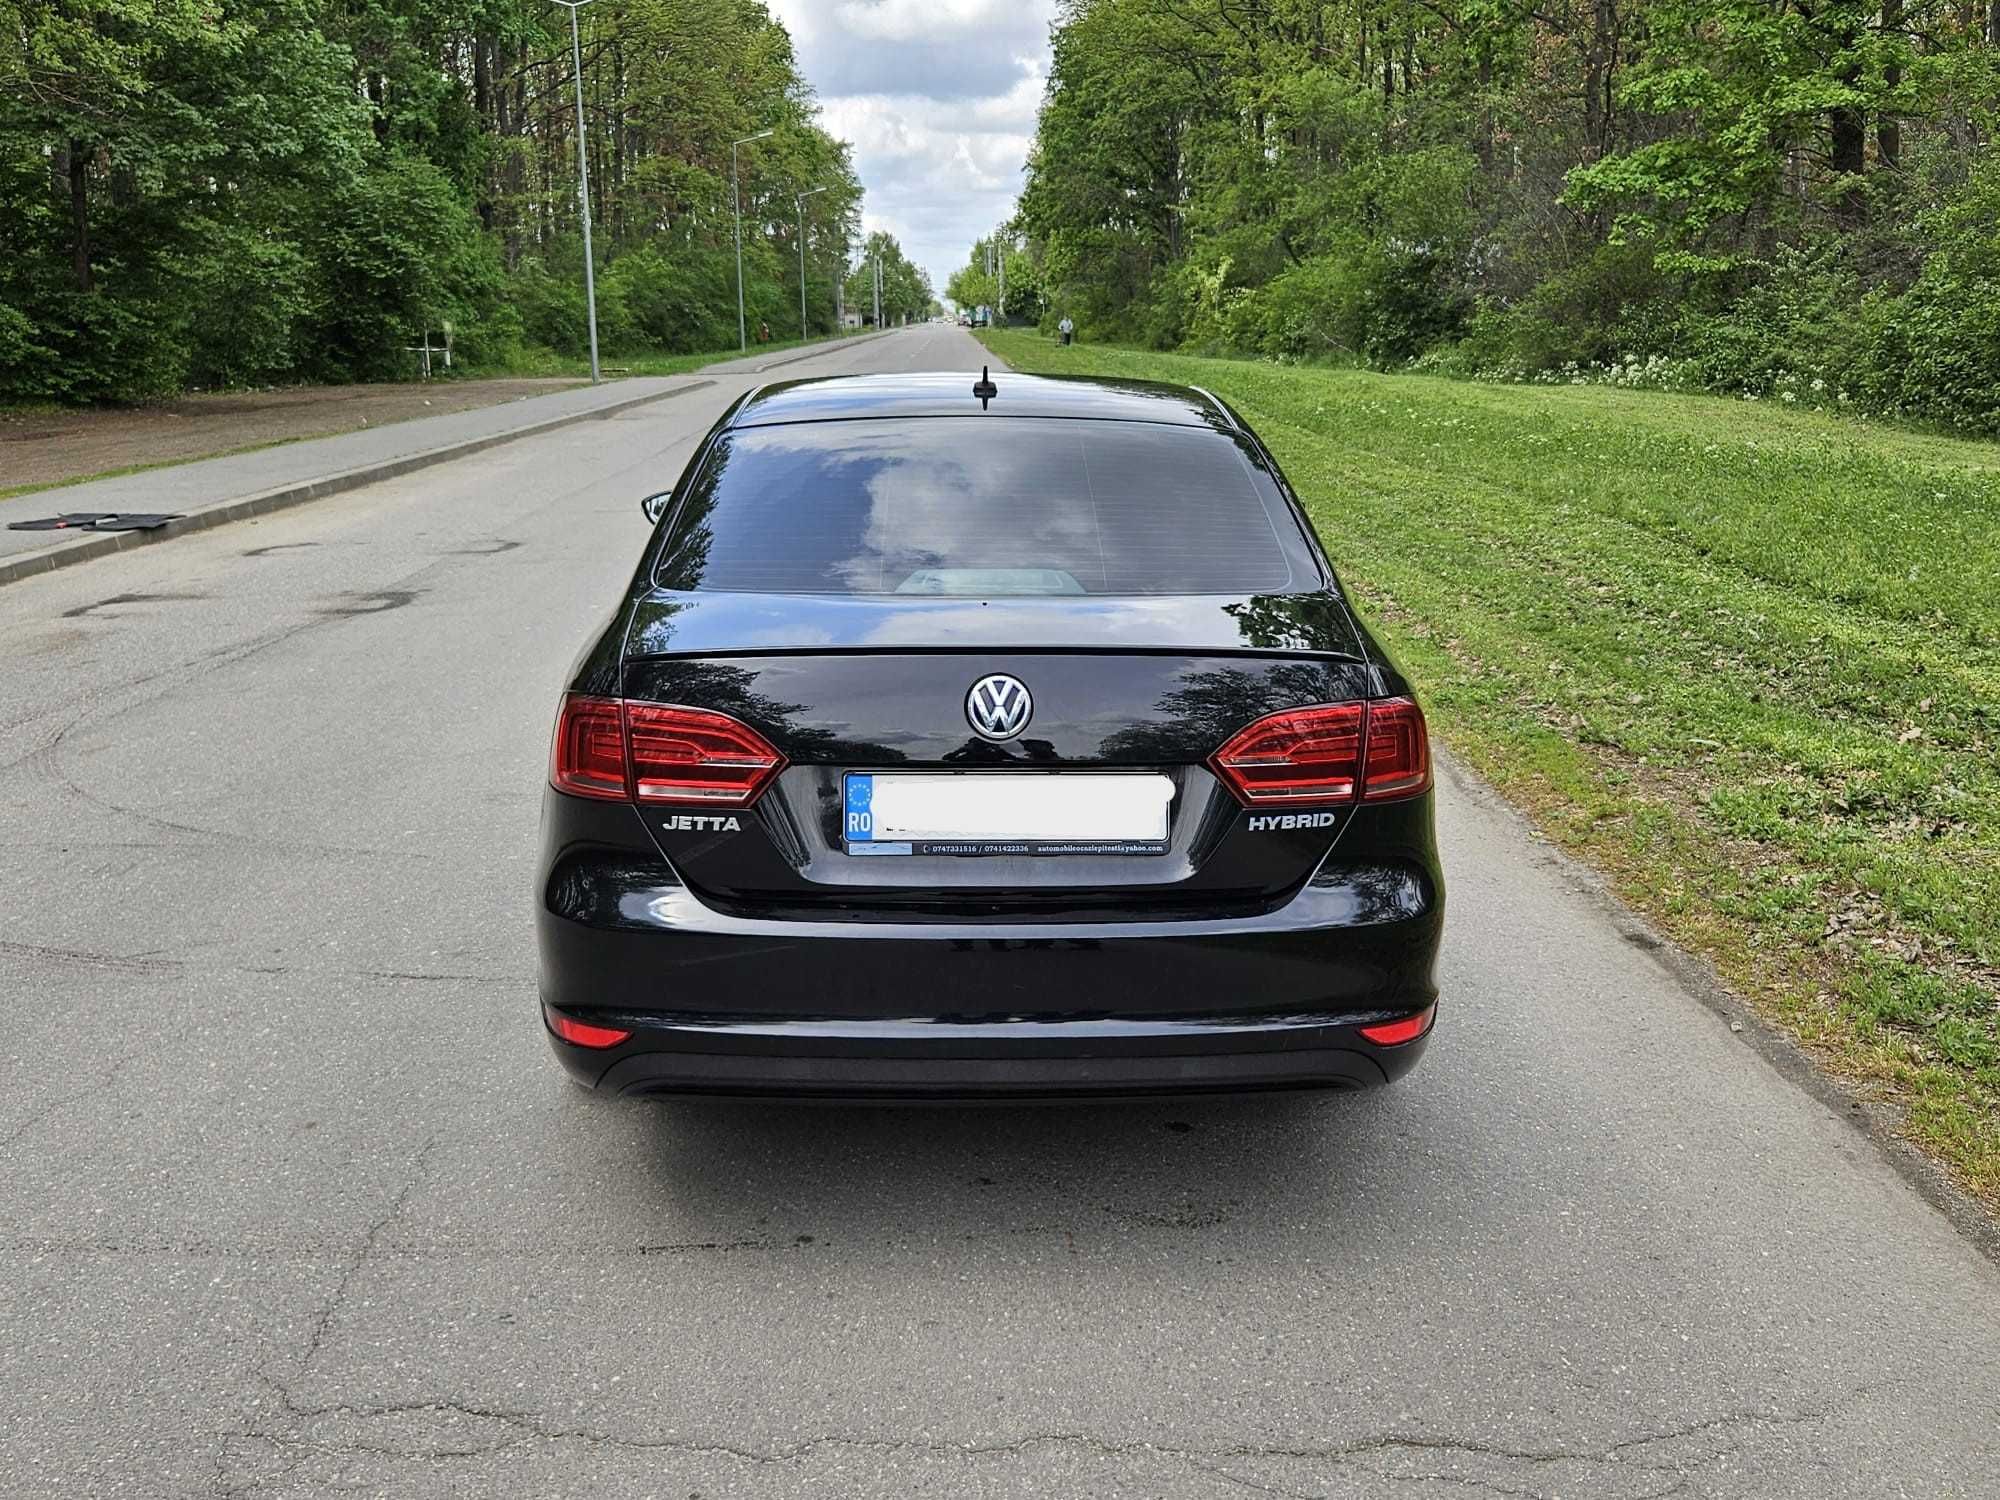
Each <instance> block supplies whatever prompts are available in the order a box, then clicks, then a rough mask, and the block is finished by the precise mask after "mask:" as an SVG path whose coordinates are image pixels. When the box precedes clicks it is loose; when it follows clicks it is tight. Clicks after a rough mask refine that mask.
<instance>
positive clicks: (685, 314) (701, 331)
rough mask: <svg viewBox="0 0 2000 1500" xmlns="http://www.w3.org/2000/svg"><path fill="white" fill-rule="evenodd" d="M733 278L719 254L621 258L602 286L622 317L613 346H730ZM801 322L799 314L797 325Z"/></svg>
mask: <svg viewBox="0 0 2000 1500" xmlns="http://www.w3.org/2000/svg"><path fill="white" fill-rule="evenodd" d="M734 274H735V273H734V269H733V263H732V262H731V260H730V258H729V257H728V256H727V255H724V254H722V253H720V252H717V251H694V252H683V253H681V254H679V255H674V256H667V255H663V254H661V252H660V251H659V249H658V248H657V247H656V246H652V245H642V246H641V247H640V248H639V249H637V250H634V251H632V252H631V253H630V254H627V255H624V256H621V257H619V259H618V260H617V261H615V262H614V263H613V264H612V266H611V268H610V270H609V271H607V272H606V273H605V276H604V279H603V280H602V281H601V282H599V283H598V292H599V295H600V296H601V297H604V298H607V299H609V300H611V301H614V302H615V303H616V304H617V305H618V307H619V309H620V313H621V317H620V323H621V326H620V328H619V329H618V330H617V331H618V334H619V337H618V338H617V339H616V340H615V341H612V342H614V343H615V344H616V345H618V346H623V345H624V344H625V343H627V341H630V342H631V343H633V344H636V345H640V346H643V347H645V348H648V349H661V350H665V351H666V352H668V353H670V354H691V353H694V352H696V351H698V350H703V349H721V348H724V347H726V346H727V345H728V344H729V343H730V342H732V341H733V340H734V339H735V337H736V289H735V288H736V284H735V281H734V280H733V277H734ZM796 318H797V310H796V309H794V310H793V318H792V321H793V323H794V324H796ZM793 331H794V332H796V327H795V326H794V329H793Z"/></svg>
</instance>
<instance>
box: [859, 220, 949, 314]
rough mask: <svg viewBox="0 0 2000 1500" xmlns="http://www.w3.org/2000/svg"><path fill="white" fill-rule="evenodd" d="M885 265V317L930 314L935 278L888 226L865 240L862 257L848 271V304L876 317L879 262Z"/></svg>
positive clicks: (883, 293)
mask: <svg viewBox="0 0 2000 1500" xmlns="http://www.w3.org/2000/svg"><path fill="white" fill-rule="evenodd" d="M878 261H879V262H880V264H881V267H882V317H883V319H884V321H885V322H890V323H895V322H900V321H902V320H903V319H906V318H908V319H916V318H925V317H928V316H930V309H931V304H932V302H933V301H934V300H935V299H934V298H933V296H932V294H931V279H930V277H929V276H928V275H926V274H925V273H924V271H923V269H922V268H921V267H919V266H916V265H913V264H912V263H911V262H910V261H909V260H908V258H906V257H905V256H904V254H903V247H902V246H901V245H899V244H897V243H896V237H895V236H894V235H892V234H890V233H889V232H888V231H887V230H883V229H878V230H876V231H875V232H874V233H873V234H871V235H869V236H868V238H867V239H866V240H864V241H863V242H862V245H861V253H860V258H859V259H858V260H856V261H855V262H854V265H853V267H852V269H850V270H849V271H848V273H847V284H846V287H845V296H846V299H847V305H848V306H849V307H850V308H854V309H856V310H858V311H860V312H861V313H862V315H863V316H864V317H873V316H874V312H875V265H876V263H877V262H878Z"/></svg>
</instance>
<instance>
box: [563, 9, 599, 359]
mask: <svg viewBox="0 0 2000 1500" xmlns="http://www.w3.org/2000/svg"><path fill="white" fill-rule="evenodd" d="M555 3H556V4H557V5H560V6H561V7H562V8H563V9H564V10H566V11H568V12H569V55H570V61H571V62H572V63H574V64H575V65H576V176H577V194H576V201H577V202H578V204H579V205H581V206H582V208H583V296H584V301H585V302H586V303H587V304H588V305H589V308H590V383H591V384H592V385H596V384H597V379H598V375H597V265H596V262H595V260H594V259H593V258H592V256H591V253H590V148H589V146H588V144H587V143H586V141H585V139H584V134H583V43H582V42H580V41H578V40H577V33H576V13H577V12H578V11H580V10H582V9H583V8H584V6H586V5H588V4H590V0H555Z"/></svg>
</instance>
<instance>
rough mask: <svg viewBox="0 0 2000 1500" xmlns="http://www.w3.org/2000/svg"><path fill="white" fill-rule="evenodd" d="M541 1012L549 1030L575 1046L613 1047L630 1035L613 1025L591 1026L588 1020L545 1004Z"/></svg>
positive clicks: (627, 1038)
mask: <svg viewBox="0 0 2000 1500" xmlns="http://www.w3.org/2000/svg"><path fill="white" fill-rule="evenodd" d="M542 1014H543V1015H545V1016H547V1017H548V1018H549V1030H551V1031H553V1032H554V1033H555V1034H556V1035H557V1036H559V1037H561V1038H562V1039H563V1040H564V1041H566V1042H568V1043H569V1044H570V1045H572V1046H575V1047H615V1046H617V1045H618V1044H619V1043H620V1042H623V1041H626V1040H629V1039H630V1037H631V1035H632V1033H631V1032H629V1031H620V1030H619V1029H618V1028H617V1027H615V1026H592V1025H591V1024H590V1023H589V1022H588V1021H579V1020H577V1019H576V1017H574V1016H566V1015H564V1014H563V1013H562V1012H561V1011H559V1010H552V1009H551V1008H550V1007H548V1006H546V1005H544V1006H543V1007H542Z"/></svg>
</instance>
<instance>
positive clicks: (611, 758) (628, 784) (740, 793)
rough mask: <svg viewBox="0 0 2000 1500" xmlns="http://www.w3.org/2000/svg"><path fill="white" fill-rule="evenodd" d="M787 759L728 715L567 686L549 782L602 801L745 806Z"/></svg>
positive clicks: (552, 751) (562, 789)
mask: <svg viewBox="0 0 2000 1500" xmlns="http://www.w3.org/2000/svg"><path fill="white" fill-rule="evenodd" d="M784 764H785V758H784V756H783V755H781V754H779V752H778V750H777V749H776V747H775V746H773V745H772V744H771V743H770V741H768V740H766V739H765V738H764V737H763V736H762V735H761V734H759V733H757V731H756V730H754V729H752V728H751V727H750V726H749V725H748V724H745V723H743V722H741V721H740V720H737V719H732V718H730V717H729V715H727V714H719V713H715V712H713V711H712V710H709V709H705V708H682V707H679V706H678V705H675V704H670V703H641V702H635V701H632V700H628V699H624V698H595V697H590V696H587V695H585V694H582V693H571V694H569V695H568V696H566V697H565V698H564V699H563V701H562V708H561V710H560V711H559V712H558V714H557V716H556V736H555V744H554V746H553V747H552V748H551V750H550V753H549V784H550V785H551V786H553V787H554V788H555V789H556V790H557V791H559V792H568V793H569V794H570V795H572V796H576V797H599V798H603V799H604V800H606V801H617V802H629V801H640V802H669V803H672V802H679V803H690V804H700V805H702V806H707V807H748V806H749V805H750V804H751V803H752V802H754V801H756V800H757V797H758V795H759V794H760V793H761V792H762V791H763V790H764V788H765V787H766V786H768V785H769V784H770V782H771V778H772V777H774V776H776V775H777V774H778V772H779V771H780V770H782V769H783V768H784Z"/></svg>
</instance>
